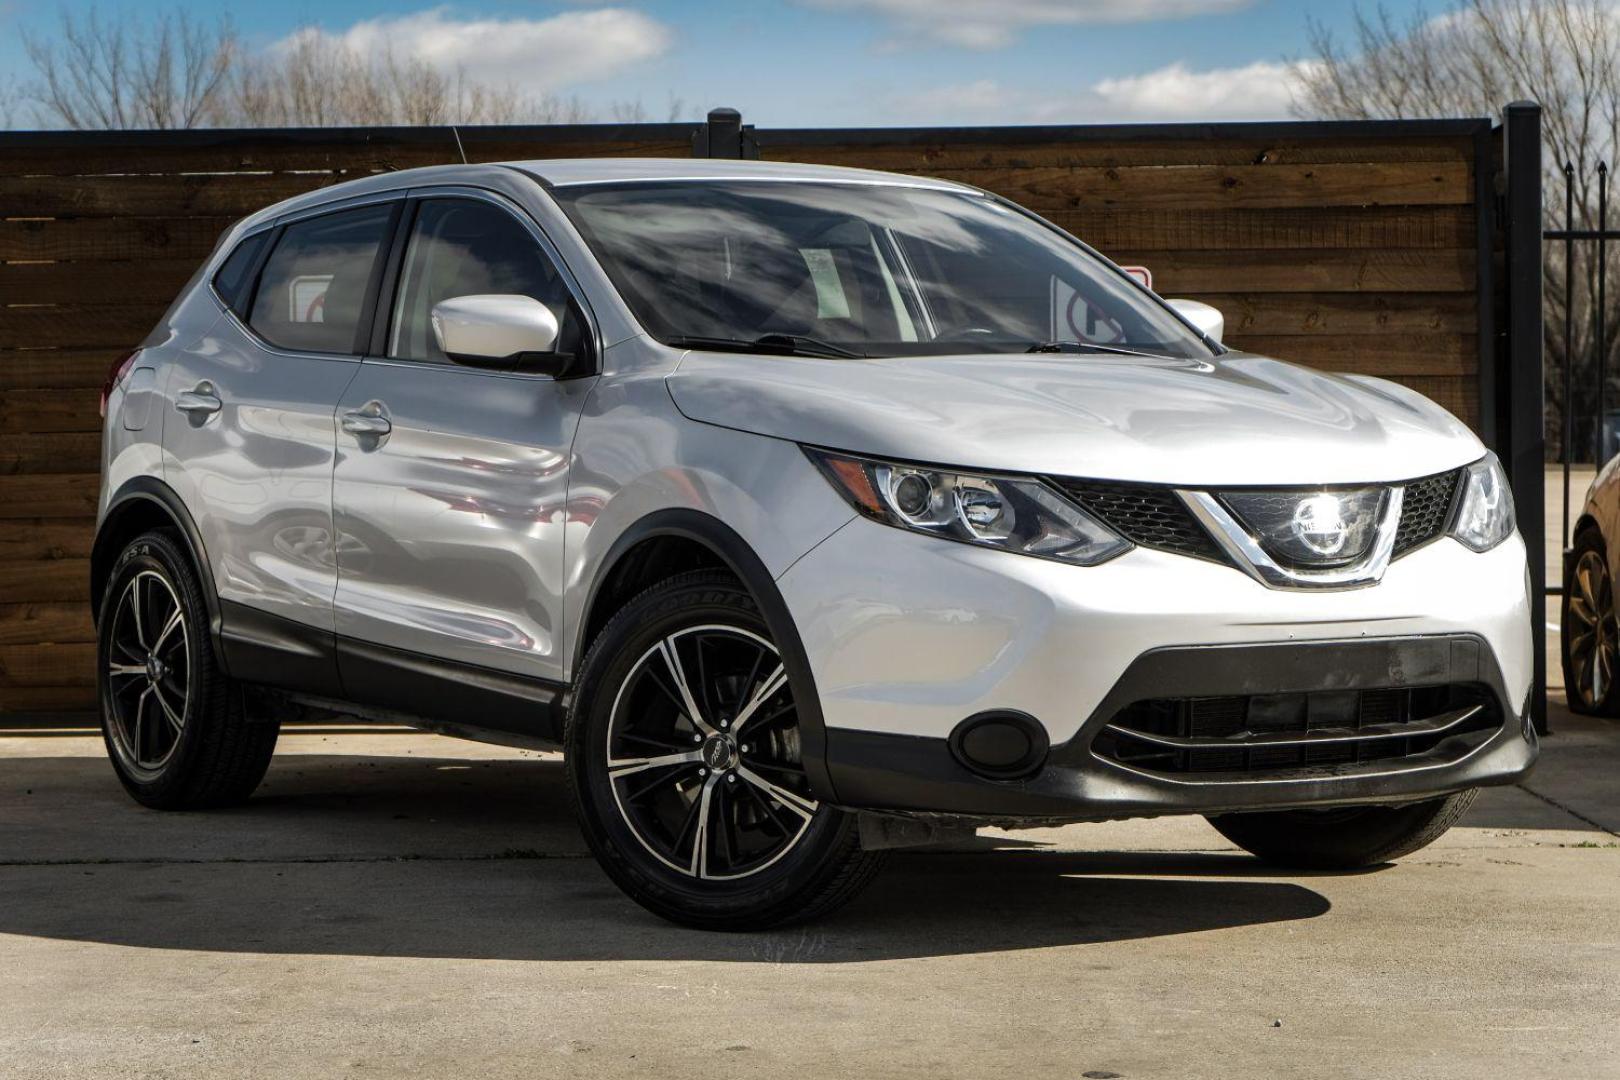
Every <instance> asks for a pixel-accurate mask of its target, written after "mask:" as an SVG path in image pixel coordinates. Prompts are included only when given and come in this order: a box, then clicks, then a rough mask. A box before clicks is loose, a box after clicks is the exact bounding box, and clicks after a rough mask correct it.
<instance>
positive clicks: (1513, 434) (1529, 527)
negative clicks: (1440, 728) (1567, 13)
mask: <svg viewBox="0 0 1620 1080" xmlns="http://www.w3.org/2000/svg"><path fill="white" fill-rule="evenodd" d="M1502 125H1503V128H1504V131H1503V142H1502V159H1503V161H1502V164H1503V168H1504V171H1505V172H1506V175H1507V194H1506V199H1505V202H1504V206H1503V210H1504V215H1503V216H1504V224H1505V230H1504V233H1505V236H1504V242H1505V247H1506V256H1507V271H1506V283H1505V284H1506V286H1507V335H1506V339H1505V341H1504V342H1503V345H1504V346H1505V350H1506V351H1505V354H1504V355H1503V356H1502V357H1501V358H1500V360H1499V363H1505V365H1506V389H1507V394H1506V400H1505V401H1501V402H1499V408H1500V410H1501V412H1500V415H1501V418H1502V420H1503V421H1504V422H1503V423H1501V424H1500V425H1499V427H1498V429H1497V431H1498V441H1497V447H1496V449H1497V453H1498V455H1499V456H1500V457H1501V459H1502V465H1503V466H1504V467H1505V468H1506V470H1507V474H1508V480H1509V482H1510V483H1511V484H1512V486H1513V498H1514V501H1515V503H1517V505H1518V508H1519V532H1520V533H1521V534H1522V535H1523V537H1524V543H1525V546H1526V547H1527V548H1528V549H1529V556H1530V559H1529V562H1530V595H1531V596H1532V597H1535V598H1536V604H1537V610H1535V611H1534V612H1532V613H1531V614H1532V616H1533V617H1532V619H1531V636H1532V638H1533V640H1534V643H1535V655H1534V657H1533V658H1532V660H1533V663H1534V665H1535V682H1534V686H1533V687H1532V690H1531V696H1530V710H1531V715H1532V717H1533V718H1534V720H1535V724H1536V728H1537V729H1538V730H1540V731H1543V732H1544V731H1546V730H1547V618H1546V613H1545V611H1544V610H1543V606H1544V605H1543V604H1542V601H1541V597H1542V596H1544V595H1545V590H1546V587H1547V553H1546V511H1545V504H1544V498H1545V488H1546V466H1545V464H1544V461H1543V456H1544V454H1545V452H1546V447H1545V445H1544V443H1545V436H1544V433H1543V426H1542V425H1543V423H1544V419H1543V408H1544V398H1545V388H1544V383H1543V379H1544V374H1543V372H1542V336H1541V335H1542V323H1541V318H1542V313H1541V301H1542V288H1541V281H1542V264H1541V242H1542V236H1541V234H1542V229H1543V224H1542V219H1541V106H1540V105H1537V104H1535V103H1534V102H1529V101H1515V102H1514V103H1512V104H1511V105H1509V106H1507V108H1505V109H1504V110H1503V113H1502Z"/></svg>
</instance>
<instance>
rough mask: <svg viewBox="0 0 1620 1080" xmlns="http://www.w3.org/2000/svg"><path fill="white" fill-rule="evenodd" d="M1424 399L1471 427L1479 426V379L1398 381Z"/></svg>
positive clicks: (1416, 378)
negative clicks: (1434, 403)
mask: <svg viewBox="0 0 1620 1080" xmlns="http://www.w3.org/2000/svg"><path fill="white" fill-rule="evenodd" d="M1397 381H1398V382H1400V383H1402V384H1403V385H1405V386H1410V387H1411V388H1412V389H1413V390H1416V391H1417V392H1418V393H1420V394H1422V395H1423V396H1424V397H1426V398H1429V399H1430V400H1432V401H1434V402H1436V403H1437V404H1439V405H1440V406H1441V407H1443V408H1445V409H1448V410H1450V411H1451V413H1452V414H1453V415H1455V416H1456V417H1457V418H1458V419H1459V420H1461V421H1462V422H1463V423H1465V424H1467V425H1468V426H1469V427H1472V428H1475V429H1477V428H1478V426H1479V424H1478V421H1479V379H1478V378H1477V377H1474V376H1469V377H1464V378H1458V379H1437V378H1426V377H1423V376H1416V375H1411V376H1402V377H1401V378H1400V379H1398V380H1397Z"/></svg>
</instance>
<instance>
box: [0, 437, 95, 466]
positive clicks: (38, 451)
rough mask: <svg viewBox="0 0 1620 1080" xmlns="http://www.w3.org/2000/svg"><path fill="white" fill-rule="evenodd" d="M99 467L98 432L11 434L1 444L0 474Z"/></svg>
mask: <svg viewBox="0 0 1620 1080" xmlns="http://www.w3.org/2000/svg"><path fill="white" fill-rule="evenodd" d="M100 468H101V433H100V432H99V431H59V432H48V433H44V434H36V433H33V432H28V433H21V432H14V433H11V434H8V435H7V436H6V438H5V440H4V441H3V442H0V475H10V474H17V473H41V474H44V473H85V472H95V471H97V470H98V469H100Z"/></svg>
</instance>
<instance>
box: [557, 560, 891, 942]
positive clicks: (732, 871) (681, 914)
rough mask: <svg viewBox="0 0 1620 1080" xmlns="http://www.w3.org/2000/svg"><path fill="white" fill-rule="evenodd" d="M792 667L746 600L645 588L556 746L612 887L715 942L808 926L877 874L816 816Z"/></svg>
mask: <svg viewBox="0 0 1620 1080" xmlns="http://www.w3.org/2000/svg"><path fill="white" fill-rule="evenodd" d="M796 691H797V688H796V687H795V686H794V685H793V682H792V679H791V678H790V677H789V675H788V673H787V670H786V667H785V666H784V664H783V662H782V658H781V655H780V653H779V652H778V650H777V648H776V645H775V643H774V642H773V641H772V640H771V638H770V634H769V631H768V629H767V628H766V626H765V623H764V620H763V619H762V618H761V617H760V614H759V611H758V608H757V607H756V606H755V604H754V602H753V599H752V598H751V597H750V596H749V595H748V593H747V591H746V590H744V589H743V588H742V587H741V586H740V585H739V584H738V583H737V582H736V581H735V580H733V579H732V578H730V577H729V576H728V575H725V574H721V573H716V572H711V571H704V572H699V573H691V574H684V575H681V576H679V577H676V578H672V579H670V580H669V581H666V582H663V583H662V584H659V585H655V586H653V587H652V588H651V589H649V590H647V591H646V592H645V593H643V594H641V595H640V596H639V597H637V598H636V599H634V600H632V601H631V602H630V603H629V604H628V605H626V606H625V608H624V609H623V610H622V611H620V612H619V613H618V614H617V615H616V616H615V617H614V618H613V620H612V621H611V622H609V624H608V625H607V626H606V627H605V628H604V629H603V631H602V633H601V635H600V637H598V639H597V640H596V642H595V643H594V644H593V645H592V647H591V650H590V654H589V655H588V656H587V657H586V660H585V664H584V668H583V671H582V673H581V678H580V690H579V693H578V696H577V697H576V700H575V703H574V707H573V709H572V710H571V711H570V715H569V721H568V731H567V736H566V742H567V750H568V762H569V768H568V774H569V779H570V782H571V785H572V788H573V793H574V800H575V805H576V808H577V810H578V813H579V818H580V824H581V827H582V829H583V831H584V833H585V838H586V840H587V841H588V842H589V844H590V846H591V849H592V851H593V852H595V854H596V856H597V858H598V859H599V860H600V861H601V863H602V866H603V868H604V869H605V870H606V871H607V873H608V876H609V877H611V878H612V879H613V880H614V882H615V883H616V884H618V885H619V887H620V888H622V889H623V890H624V891H625V892H626V893H628V894H629V895H630V896H631V898H633V899H634V900H636V901H637V902H638V903H640V904H642V905H643V906H644V907H646V908H648V909H649V910H651V911H653V912H655V913H657V914H659V915H661V916H663V917H664V918H667V919H671V920H673V921H675V922H680V923H686V924H688V925H692V926H700V927H705V928H712V929H755V928H761V927H767V926H775V925H780V924H782V923H787V922H795V921H800V920H804V919H809V918H813V917H815V916H817V915H820V914H823V913H825V912H827V911H830V910H832V909H833V908H835V907H837V906H839V905H841V904H843V903H845V902H847V901H848V900H849V899H850V898H852V897H853V896H854V895H855V893H856V892H857V891H858V890H859V889H860V888H861V887H862V886H863V885H865V884H866V882H867V881H868V880H869V879H870V878H871V876H872V874H873V873H874V872H875V871H876V869H877V867H878V865H879V862H880V856H877V855H874V854H872V853H869V852H864V851H862V850H861V848H860V845H859V840H858V837H857V833H856V828H855V818H854V816H853V815H851V814H847V813H844V812H843V811H840V810H837V809H835V808H833V807H831V806H828V805H826V804H825V803H822V802H819V801H818V800H817V799H816V796H815V794H814V793H813V792H812V790H811V786H810V780H809V776H808V774H807V772H806V770H805V766H804V760H803V753H802V742H801V729H800V724H799V713H798V709H797V707H796V698H795V693H796Z"/></svg>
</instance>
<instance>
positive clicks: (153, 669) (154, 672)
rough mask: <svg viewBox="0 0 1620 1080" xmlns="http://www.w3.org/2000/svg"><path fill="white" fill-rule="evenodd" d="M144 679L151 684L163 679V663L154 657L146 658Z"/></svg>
mask: <svg viewBox="0 0 1620 1080" xmlns="http://www.w3.org/2000/svg"><path fill="white" fill-rule="evenodd" d="M146 677H147V678H148V679H151V680H152V681H153V682H157V681H158V680H159V679H161V678H163V661H161V660H159V659H158V658H157V657H155V656H148V657H147V658H146Z"/></svg>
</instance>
